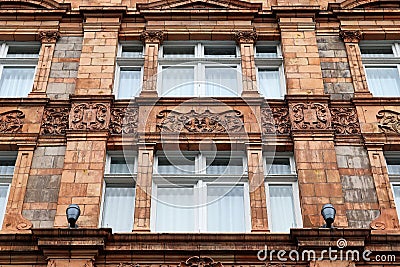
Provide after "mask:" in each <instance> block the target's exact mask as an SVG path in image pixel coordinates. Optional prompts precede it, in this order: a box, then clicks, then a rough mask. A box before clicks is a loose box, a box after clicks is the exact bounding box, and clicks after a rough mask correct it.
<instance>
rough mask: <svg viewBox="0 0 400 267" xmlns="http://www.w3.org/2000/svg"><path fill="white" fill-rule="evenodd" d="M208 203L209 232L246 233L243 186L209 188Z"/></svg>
mask: <svg viewBox="0 0 400 267" xmlns="http://www.w3.org/2000/svg"><path fill="white" fill-rule="evenodd" d="M207 203H208V205H207V231H209V232H245V231H246V228H245V214H244V189H243V186H240V185H237V186H208V187H207Z"/></svg>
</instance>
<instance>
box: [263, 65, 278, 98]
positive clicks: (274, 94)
mask: <svg viewBox="0 0 400 267" xmlns="http://www.w3.org/2000/svg"><path fill="white" fill-rule="evenodd" d="M258 79H259V81H258V83H259V86H260V93H261V94H262V95H263V96H264V97H266V98H275V99H276V98H282V97H283V96H282V93H281V84H280V78H279V70H269V69H259V70H258Z"/></svg>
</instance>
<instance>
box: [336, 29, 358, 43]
mask: <svg viewBox="0 0 400 267" xmlns="http://www.w3.org/2000/svg"><path fill="white" fill-rule="evenodd" d="M339 35H340V37H341V38H342V39H343V41H344V42H345V43H358V42H359V41H360V40H361V38H362V35H363V34H362V32H361V31H358V30H357V31H344V30H341V31H340V32H339Z"/></svg>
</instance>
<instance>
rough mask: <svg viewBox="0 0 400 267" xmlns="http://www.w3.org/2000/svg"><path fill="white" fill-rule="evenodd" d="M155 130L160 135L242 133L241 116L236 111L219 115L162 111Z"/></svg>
mask: <svg viewBox="0 0 400 267" xmlns="http://www.w3.org/2000/svg"><path fill="white" fill-rule="evenodd" d="M157 129H158V131H160V132H162V133H185V132H186V133H238V132H242V131H244V123H243V114H242V113H241V112H240V111H238V110H228V111H224V112H220V113H212V112H210V111H209V110H206V111H205V112H202V113H197V112H196V111H194V110H191V111H189V112H187V113H181V112H177V111H174V110H163V111H161V112H160V113H159V114H158V115H157Z"/></svg>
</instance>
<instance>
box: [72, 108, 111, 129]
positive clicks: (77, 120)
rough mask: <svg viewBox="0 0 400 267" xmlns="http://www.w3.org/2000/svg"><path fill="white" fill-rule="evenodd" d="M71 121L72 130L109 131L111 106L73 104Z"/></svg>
mask: <svg viewBox="0 0 400 267" xmlns="http://www.w3.org/2000/svg"><path fill="white" fill-rule="evenodd" d="M69 121H70V123H69V125H70V129H72V130H91V131H98V130H108V125H109V121H110V106H109V105H108V104H103V103H81V104H73V105H72V109H71V112H70V118H69Z"/></svg>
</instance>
